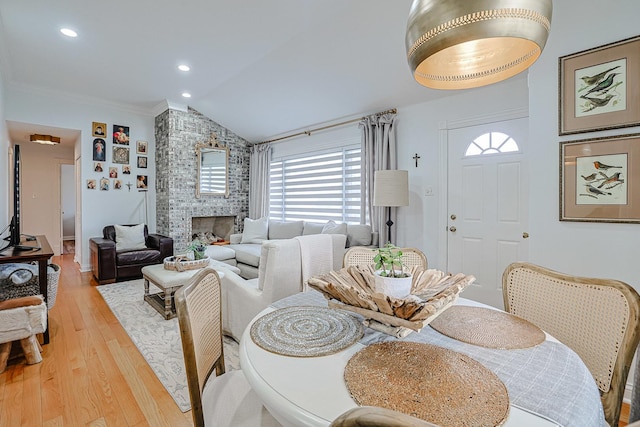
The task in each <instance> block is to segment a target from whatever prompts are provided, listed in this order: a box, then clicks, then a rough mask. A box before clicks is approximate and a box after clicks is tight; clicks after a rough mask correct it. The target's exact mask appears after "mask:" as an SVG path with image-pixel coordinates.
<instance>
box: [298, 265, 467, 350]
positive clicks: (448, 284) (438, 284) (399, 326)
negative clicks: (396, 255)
mask: <svg viewBox="0 0 640 427" xmlns="http://www.w3.org/2000/svg"><path fill="white" fill-rule="evenodd" d="M412 275H413V284H412V290H411V295H409V296H408V297H406V298H403V299H399V298H395V297H392V296H390V295H384V294H381V293H377V292H376V291H375V278H374V277H373V274H372V273H371V271H370V270H369V269H368V268H366V267H365V268H361V267H353V266H352V267H348V268H343V269H342V270H339V271H331V272H329V274H325V275H323V276H319V277H312V278H310V279H309V281H308V283H309V286H311V287H312V288H314V289H316V290H318V291H320V292H321V293H322V294H323V295H324V296H325V298H327V299H328V300H329V306H330V307H333V308H341V309H344V310H349V311H353V312H355V313H358V314H360V315H362V316H363V317H364V318H365V325H366V326H369V327H371V328H373V329H376V330H379V331H380V332H384V333H386V334H389V335H394V336H397V337H398V338H401V337H404V336H406V335H408V334H409V333H411V332H412V331H416V332H418V331H420V330H421V329H422V328H424V327H425V326H426V325H427V324H428V323H429V322H431V321H432V320H433V319H435V318H436V317H437V316H438V315H439V314H440V313H442V312H443V311H444V310H446V309H447V308H448V307H450V306H451V305H452V304H453V303H454V302H455V300H456V299H457V298H458V295H459V294H460V292H461V291H462V290H463V289H464V288H466V287H467V286H468V285H469V284H471V283H473V281H474V280H475V277H474V276H469V275H465V274H462V273H458V274H455V275H451V274H446V273H444V272H442V271H438V270H422V268H420V267H418V268H416V269H414V271H412Z"/></svg>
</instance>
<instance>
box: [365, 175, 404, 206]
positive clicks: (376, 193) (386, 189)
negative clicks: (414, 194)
mask: <svg viewBox="0 0 640 427" xmlns="http://www.w3.org/2000/svg"><path fill="white" fill-rule="evenodd" d="M373 206H409V172H408V171H402V170H379V171H376V173H375V175H374V177H373Z"/></svg>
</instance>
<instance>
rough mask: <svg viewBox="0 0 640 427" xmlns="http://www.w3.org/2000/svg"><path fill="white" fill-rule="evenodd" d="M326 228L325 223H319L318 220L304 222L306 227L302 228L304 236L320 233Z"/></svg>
mask: <svg viewBox="0 0 640 427" xmlns="http://www.w3.org/2000/svg"><path fill="white" fill-rule="evenodd" d="M323 228H324V224H318V223H316V222H307V221H305V222H304V229H303V230H302V235H303V236H308V235H310V234H320V233H322V229H323Z"/></svg>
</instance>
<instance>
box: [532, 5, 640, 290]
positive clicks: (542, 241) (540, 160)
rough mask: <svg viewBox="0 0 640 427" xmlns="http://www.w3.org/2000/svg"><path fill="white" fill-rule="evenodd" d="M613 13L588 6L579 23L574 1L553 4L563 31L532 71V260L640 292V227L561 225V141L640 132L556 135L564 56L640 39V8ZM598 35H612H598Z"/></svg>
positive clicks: (555, 23)
mask: <svg viewBox="0 0 640 427" xmlns="http://www.w3.org/2000/svg"><path fill="white" fill-rule="evenodd" d="M610 6H611V7H602V3H597V2H595V1H592V0H589V1H586V2H582V3H581V4H580V6H579V8H580V19H576V9H575V4H574V3H573V2H554V11H553V15H554V16H553V24H552V25H553V27H552V28H553V29H556V28H557V29H558V30H552V32H551V37H550V39H549V43H548V44H547V47H546V48H545V51H544V53H543V55H542V57H541V58H540V59H539V60H538V62H537V63H536V64H535V65H534V67H533V68H532V69H531V73H530V79H529V81H530V86H531V87H530V94H531V95H530V97H529V113H530V125H529V129H530V140H529V146H530V157H529V159H530V160H529V161H530V165H531V170H532V172H533V173H535V170H536V167H535V166H536V165H539V166H541V167H545V170H544V173H537V174H536V179H535V181H534V180H531V182H532V183H533V182H535V185H532V186H531V190H530V194H531V199H530V200H531V201H530V203H529V205H530V206H531V214H530V215H529V218H530V221H529V222H530V230H531V231H530V234H531V241H530V256H531V260H532V261H533V262H536V263H539V264H542V265H545V266H547V267H550V268H552V269H556V270H560V271H563V272H566V273H570V274H576V275H581V276H594V277H602V278H613V279H618V280H622V281H624V282H627V283H629V284H630V285H632V286H634V287H635V288H636V290H640V264H639V263H638V261H640V251H639V239H640V224H604V223H580V222H560V221H558V212H559V207H558V200H559V195H558V192H559V184H558V179H559V167H558V162H559V141H564V140H567V141H571V140H577V139H584V138H592V137H598V136H603V135H611V134H618V135H620V134H627V133H633V132H638V131H640V128H638V127H635V128H626V129H617V130H614V131H607V132H589V133H583V134H578V135H573V136H565V137H559V136H558V83H557V75H558V57H560V56H564V55H568V54H571V53H575V52H579V51H582V50H585V49H589V48H593V47H596V46H600V45H604V44H607V43H611V42H615V41H617V40H621V39H625V38H628V37H631V36H635V35H637V34H638V27H637V22H638V20H637V18H638V16H640V2H638V1H637V0H616V1H615V2H613V3H612V4H611V5H610ZM594 28H600V29H606V31H602V30H601V31H592V29H594ZM560 29H562V31H560ZM552 77H553V78H552ZM638 96H640V94H638V93H636V94H635V97H636V98H637V97H638ZM636 202H637V201H636Z"/></svg>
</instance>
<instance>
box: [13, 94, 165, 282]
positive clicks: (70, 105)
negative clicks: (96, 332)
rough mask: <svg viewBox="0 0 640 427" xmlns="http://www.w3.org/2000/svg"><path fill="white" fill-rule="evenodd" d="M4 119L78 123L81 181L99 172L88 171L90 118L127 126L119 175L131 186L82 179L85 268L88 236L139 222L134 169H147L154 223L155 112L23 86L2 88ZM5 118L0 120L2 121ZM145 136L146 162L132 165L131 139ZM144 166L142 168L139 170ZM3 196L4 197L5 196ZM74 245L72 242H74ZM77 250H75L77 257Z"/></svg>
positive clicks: (68, 125) (90, 162) (152, 225)
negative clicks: (92, 186) (125, 159)
mask: <svg viewBox="0 0 640 427" xmlns="http://www.w3.org/2000/svg"><path fill="white" fill-rule="evenodd" d="M6 89H7V90H6V99H5V106H6V112H5V119H6V120H13V121H18V122H24V123H33V124H38V125H45V126H55V127H61V128H68V129H77V130H80V132H81V137H80V142H79V145H80V147H76V150H75V152H76V154H75V157H76V158H77V157H78V156H80V157H81V163H82V171H81V176H80V177H79V178H80V180H81V182H82V183H86V180H87V179H97V180H99V179H100V178H101V177H102V176H103V175H105V176H107V177H108V169H107V173H106V174H99V173H96V172H94V171H93V160H92V142H93V138H92V137H91V123H92V122H94V121H95V122H103V123H107V125H108V127H109V129H111V127H112V126H113V124H120V125H125V126H129V128H130V135H129V136H130V139H131V144H132V145H130V148H131V153H130V162H129V164H130V165H131V172H132V174H131V175H130V177H128V178H124V180H123V183H124V184H126V183H127V182H128V181H131V183H132V188H131V191H129V190H128V189H127V187H126V186H125V187H124V188H123V189H122V190H118V191H115V190H112V189H110V190H109V191H100V190H88V189H87V188H86V185H82V193H81V199H82V201H81V218H82V229H81V230H76V236H81V237H82V241H81V245H80V246H81V257H80V260H81V261H80V264H81V269H82V270H84V271H86V270H88V269H89V268H90V259H89V238H90V237H94V236H101V235H102V228H103V227H104V226H105V225H108V224H125V223H139V222H144V221H145V219H144V193H139V192H138V191H137V190H136V188H135V179H136V174H137V172H138V171H140V172H141V174H145V175H148V182H149V194H148V196H149V230H150V232H153V231H155V229H156V219H155V136H154V118H153V117H152V116H151V114H148V115H147V114H143V113H142V112H141V111H135V110H132V109H129V110H127V109H125V108H123V107H118V106H110V105H95V104H91V103H90V102H87V101H85V100H83V99H73V98H66V97H62V96H60V94H49V93H36V92H31V91H26V90H24V89H22V88H18V87H14V86H9V87H7V88H6ZM3 123H4V122H3ZM137 140H143V141H147V142H148V168H147V169H140V170H138V169H137V167H136V166H135V165H136V153H135V142H136V141H137ZM111 147H112V144H111V141H110V140H108V142H107V161H106V162H105V164H106V165H107V166H109V165H112V162H111V160H112V158H111ZM142 172H144V173H142ZM5 200H7V199H6V198H5ZM77 247H78V245H76V248H77ZM77 256H78V254H76V257H77Z"/></svg>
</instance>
